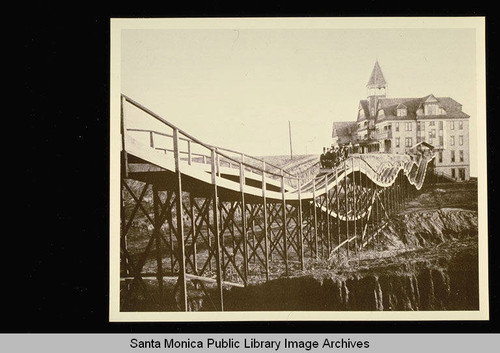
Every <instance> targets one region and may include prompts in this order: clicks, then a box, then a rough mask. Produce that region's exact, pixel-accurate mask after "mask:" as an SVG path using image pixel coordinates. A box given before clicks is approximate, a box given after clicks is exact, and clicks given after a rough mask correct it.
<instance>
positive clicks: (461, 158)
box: [458, 150, 464, 162]
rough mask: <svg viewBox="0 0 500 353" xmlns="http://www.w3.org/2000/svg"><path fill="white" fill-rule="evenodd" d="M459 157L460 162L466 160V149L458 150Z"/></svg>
mask: <svg viewBox="0 0 500 353" xmlns="http://www.w3.org/2000/svg"><path fill="white" fill-rule="evenodd" d="M458 158H459V160H460V162H463V161H464V151H462V150H460V151H458Z"/></svg>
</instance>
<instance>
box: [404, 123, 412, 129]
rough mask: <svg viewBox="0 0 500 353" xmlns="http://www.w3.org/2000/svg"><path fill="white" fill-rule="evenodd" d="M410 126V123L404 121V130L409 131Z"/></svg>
mask: <svg viewBox="0 0 500 353" xmlns="http://www.w3.org/2000/svg"><path fill="white" fill-rule="evenodd" d="M411 126H412V124H411V123H406V126H405V130H406V131H411Z"/></svg>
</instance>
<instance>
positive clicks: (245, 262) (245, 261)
mask: <svg viewBox="0 0 500 353" xmlns="http://www.w3.org/2000/svg"><path fill="white" fill-rule="evenodd" d="M244 187H245V168H244V166H243V162H241V163H240V195H241V228H242V230H241V231H242V233H243V234H242V235H243V271H244V274H245V278H244V285H245V286H246V285H247V283H248V239H247V216H246V213H247V206H246V202H245V189H244Z"/></svg>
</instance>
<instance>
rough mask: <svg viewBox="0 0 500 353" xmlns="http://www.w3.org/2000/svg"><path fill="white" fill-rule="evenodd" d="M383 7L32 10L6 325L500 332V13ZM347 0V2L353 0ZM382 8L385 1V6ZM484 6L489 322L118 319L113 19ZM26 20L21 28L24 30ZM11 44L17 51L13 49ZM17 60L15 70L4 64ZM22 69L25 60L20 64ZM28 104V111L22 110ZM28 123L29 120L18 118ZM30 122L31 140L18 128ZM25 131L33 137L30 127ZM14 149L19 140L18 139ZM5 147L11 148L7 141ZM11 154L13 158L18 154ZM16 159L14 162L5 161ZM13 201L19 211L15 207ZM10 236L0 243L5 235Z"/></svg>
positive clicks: (29, 328)
mask: <svg viewBox="0 0 500 353" xmlns="http://www.w3.org/2000/svg"><path fill="white" fill-rule="evenodd" d="M404 5H405V6H404V7H405V8H404V9H403V10H399V12H398V11H397V10H394V9H392V10H391V9H384V10H385V11H380V7H379V6H380V5H379V4H377V3H376V2H374V1H371V2H368V3H367V4H359V3H356V4H352V5H350V6H352V8H348V9H342V10H339V9H337V10H324V9H321V10H318V9H313V7H308V10H304V9H302V10H300V11H297V10H295V11H294V10H285V9H284V8H283V7H282V6H281V5H280V4H274V5H269V4H268V5H266V8H265V10H257V9H253V10H249V9H244V10H243V9H228V8H226V9H225V10H215V9H214V8H213V7H212V6H213V5H205V6H204V7H203V8H198V9H195V10H193V9H191V10H185V9H179V8H173V9H169V10H168V12H166V11H164V10H163V11H159V12H156V13H154V14H153V13H152V12H147V11H144V10H137V9H134V10H132V11H129V10H124V9H122V10H120V11H118V10H117V11H104V10H102V9H100V10H99V11H97V10H91V9H84V10H82V11H81V12H78V14H75V13H71V12H68V13H64V12H61V13H59V12H58V13H57V14H56V13H54V12H51V10H50V9H46V8H44V9H40V12H37V11H33V13H31V14H29V15H28V16H27V18H25V19H24V20H23V23H22V26H21V27H22V29H20V30H19V32H21V34H22V49H23V50H22V51H21V55H19V54H18V53H15V51H14V54H15V55H16V56H15V57H16V58H17V59H19V58H23V59H24V63H23V69H22V71H21V72H23V74H24V75H23V76H21V77H20V81H21V86H22V87H21V88H22V89H21V92H16V93H15V94H14V96H15V99H18V102H17V104H15V105H11V106H15V107H16V108H17V109H14V110H13V112H12V113H10V114H6V116H5V119H6V120H12V119H9V118H8V116H11V117H15V121H16V127H15V129H12V130H11V129H6V131H8V132H9V135H12V136H13V137H14V140H15V141H18V142H19V143H18V144H17V145H18V146H19V147H20V148H21V151H19V152H18V153H15V154H12V153H5V154H4V155H7V156H8V157H11V156H12V155H13V156H15V157H14V158H13V160H9V159H8V160H9V163H7V164H6V168H5V169H4V174H6V175H8V176H11V175H12V178H7V181H6V182H4V183H5V184H4V191H6V194H5V195H8V194H7V192H10V193H12V194H11V195H10V196H7V197H6V198H5V201H4V202H6V204H7V206H8V209H9V211H8V212H9V213H7V214H4V222H5V224H9V223H10V224H12V225H13V227H12V228H10V229H9V228H6V229H5V230H4V232H3V233H4V234H3V245H4V246H2V248H3V251H1V252H0V254H2V256H0V258H1V261H2V267H3V270H4V273H5V274H6V276H4V277H3V281H2V286H1V289H0V293H1V294H0V296H1V299H2V301H1V302H2V303H5V305H6V306H7V307H8V308H9V309H11V310H9V314H7V316H6V317H5V316H4V317H3V319H2V320H0V325H1V327H0V333H188V332H199V333H202V332H203V333H208V332H212V333H215V332H219V333H223V332H225V333H237V332H238V333H246V332H248V333H278V332H280V333H289V332H309V333H329V332H333V333H417V332H418V333H489V332H500V329H499V303H498V293H499V291H498V289H499V286H498V278H500V277H499V262H498V257H497V256H495V250H496V249H499V240H498V237H495V236H494V232H495V229H496V228H495V225H496V219H495V215H496V207H495V201H494V200H495V190H496V188H497V186H496V180H495V172H496V164H495V157H496V154H495V137H496V127H495V125H494V123H493V122H494V119H495V118H496V116H497V115H498V114H497V113H498V109H496V107H495V105H494V104H492V102H495V101H496V100H497V99H498V81H497V80H496V79H495V78H496V77H495V74H496V73H497V69H496V67H495V66H496V65H495V62H498V57H497V55H496V54H497V53H496V48H495V49H494V48H493V45H492V43H491V42H492V41H493V40H492V38H494V37H495V34H496V32H497V30H498V19H497V18H496V17H493V16H492V15H491V16H490V13H493V12H490V11H493V10H492V9H491V10H490V11H488V9H487V8H484V7H483V8H480V9H478V8H476V9H475V10H470V9H469V10H462V9H457V8H456V4H454V5H453V8H451V7H450V8H448V7H447V8H443V9H442V11H441V12H440V13H439V14H438V11H436V9H435V8H430V7H429V6H431V4H430V3H422V2H420V3H419V4H413V5H414V6H415V7H416V8H415V10H413V9H412V6H413V5H410V6H408V4H404ZM347 6H349V5H347ZM377 9H379V11H378V12H376V11H377ZM409 13H410V14H411V16H437V15H439V16H486V25H487V26H486V32H487V33H486V35H487V100H488V122H487V124H488V184H489V185H488V193H489V234H490V236H489V256H490V267H489V284H490V320H489V321H432V322H431V321H425V322H417V321H409V322H405V321H403V322H401V321H398V322H394V321H377V322H368V321H364V322H358V321H354V322H348V321H347V322H341V321H339V322H250V323H245V322H231V323H224V322H217V323H110V322H108V311H109V310H108V303H109V298H108V290H109V281H108V280H109V279H108V272H109V271H108V270H109V263H108V262H109V257H108V256H109V238H108V233H109V232H108V230H109V219H108V218H109V200H108V195H109V152H108V149H109V73H110V71H109V70H110V68H109V62H110V60H109V59H110V57H109V51H110V41H109V35H110V31H109V21H110V18H117V17H118V18H119V17H131V18H136V17H338V16H349V17H352V16H408V14H409ZM17 31H18V30H17V29H16V32H17ZM7 52H8V51H7ZM6 71H9V70H6ZM13 72H14V73H15V72H16V71H13ZM20 112H22V113H21V114H19V113H20ZM18 122H21V125H22V126H21V127H19V125H18V124H17V123H18ZM20 131H22V134H23V138H22V141H21V140H20V139H19V132H20ZM26 137H27V138H26ZM16 149H17V148H16ZM6 152H7V151H6ZM10 162H13V163H12V164H11V163H10ZM7 170H8V171H10V170H12V171H13V173H12V174H11V173H9V172H6V173H5V171H7ZM11 211H12V212H11ZM0 244H2V243H0Z"/></svg>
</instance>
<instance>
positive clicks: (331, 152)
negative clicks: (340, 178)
mask: <svg viewBox="0 0 500 353" xmlns="http://www.w3.org/2000/svg"><path fill="white" fill-rule="evenodd" d="M347 157H349V149H348V148H347V147H345V146H340V147H331V148H328V149H327V148H326V147H323V153H322V154H321V156H320V157H319V161H320V163H321V168H335V167H336V166H338V165H339V164H340V162H342V161H344V160H345V159H347Z"/></svg>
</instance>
